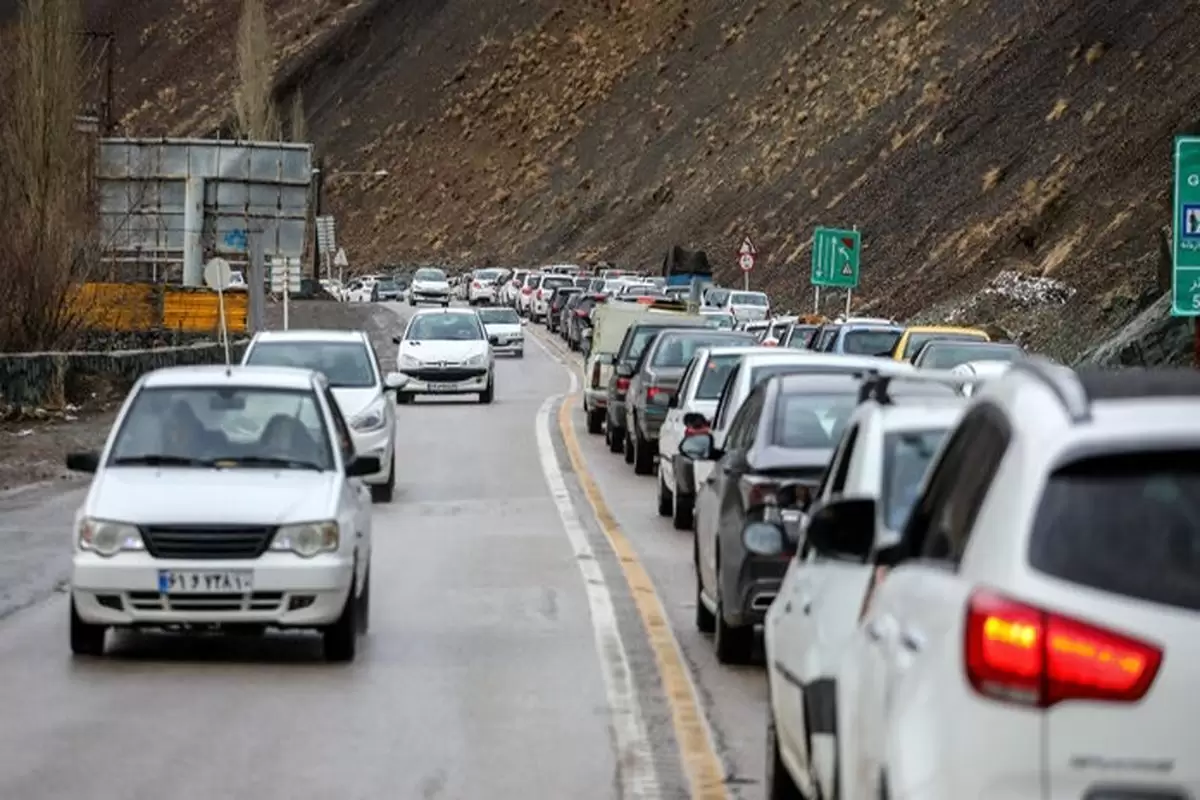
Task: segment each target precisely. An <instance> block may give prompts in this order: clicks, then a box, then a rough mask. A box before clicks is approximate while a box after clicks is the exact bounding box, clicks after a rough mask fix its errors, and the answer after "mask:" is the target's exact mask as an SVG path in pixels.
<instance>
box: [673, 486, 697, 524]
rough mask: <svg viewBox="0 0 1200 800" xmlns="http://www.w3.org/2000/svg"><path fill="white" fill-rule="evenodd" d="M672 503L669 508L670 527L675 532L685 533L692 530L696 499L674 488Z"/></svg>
mask: <svg viewBox="0 0 1200 800" xmlns="http://www.w3.org/2000/svg"><path fill="white" fill-rule="evenodd" d="M673 495H674V501H675V502H674V503H673V504H672V507H671V525H672V526H674V528H675V530H677V531H687V530H691V529H692V525H694V524H695V519H694V514H693V511H694V510H695V507H696V506H695V503H696V498H695V497H693V496H692V495H690V494H683V493H682V492H680V491H679V487H678V486H676V487H675V491H674V493H673Z"/></svg>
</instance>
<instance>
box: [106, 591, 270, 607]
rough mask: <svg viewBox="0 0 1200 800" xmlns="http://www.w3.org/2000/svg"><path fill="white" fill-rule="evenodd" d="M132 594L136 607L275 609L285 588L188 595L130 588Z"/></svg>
mask: <svg viewBox="0 0 1200 800" xmlns="http://www.w3.org/2000/svg"><path fill="white" fill-rule="evenodd" d="M128 597H129V607H130V608H131V609H133V610H135V611H275V610H276V609H278V608H279V606H280V604H281V603H283V592H251V593H249V594H185V595H165V594H159V593H158V592H130V593H129V595H128Z"/></svg>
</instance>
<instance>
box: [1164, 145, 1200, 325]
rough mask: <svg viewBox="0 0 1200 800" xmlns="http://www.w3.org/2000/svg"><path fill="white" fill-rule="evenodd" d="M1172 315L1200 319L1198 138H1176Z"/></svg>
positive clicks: (1199, 167)
mask: <svg viewBox="0 0 1200 800" xmlns="http://www.w3.org/2000/svg"><path fill="white" fill-rule="evenodd" d="M1174 207H1175V218H1174V219H1173V220H1172V221H1171V227H1172V228H1173V229H1174V231H1175V243H1174V245H1175V246H1174V247H1172V248H1171V253H1172V255H1173V256H1174V265H1173V266H1174V269H1173V271H1172V277H1171V313H1172V314H1174V315H1175V316H1177V317H1200V136H1177V137H1175V203H1174Z"/></svg>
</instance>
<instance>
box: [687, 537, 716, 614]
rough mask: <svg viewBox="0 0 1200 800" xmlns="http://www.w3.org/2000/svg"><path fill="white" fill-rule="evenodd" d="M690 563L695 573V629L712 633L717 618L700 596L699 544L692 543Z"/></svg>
mask: <svg viewBox="0 0 1200 800" xmlns="http://www.w3.org/2000/svg"><path fill="white" fill-rule="evenodd" d="M692 564H693V565H694V569H693V571H694V572H695V573H696V630H698V631H700V632H701V633H712V632H713V628H715V627H716V625H717V618H716V617H714V616H713V613H712V612H711V611H709V610H708V606H706V605H704V600H703V599H702V598H701V597H700V595H701V594H702V592H701V591H700V546H699V545H698V544H693V545H692Z"/></svg>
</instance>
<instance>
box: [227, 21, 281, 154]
mask: <svg viewBox="0 0 1200 800" xmlns="http://www.w3.org/2000/svg"><path fill="white" fill-rule="evenodd" d="M274 61H275V54H274V48H273V46H272V44H271V30H270V27H269V26H268V25H267V11H266V9H265V8H264V7H263V0H244V2H243V3H242V16H241V19H240V20H239V21H238V35H237V71H238V86H237V90H236V91H235V93H234V98H233V105H234V110H235V111H236V112H237V120H238V128H239V130H240V133H241V134H242V136H244V137H246V138H249V139H253V140H255V141H276V140H278V139H279V138H280V133H281V129H280V125H279V113H278V112H277V110H276V108H275V99H274V96H273V89H274V74H275V66H274Z"/></svg>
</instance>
